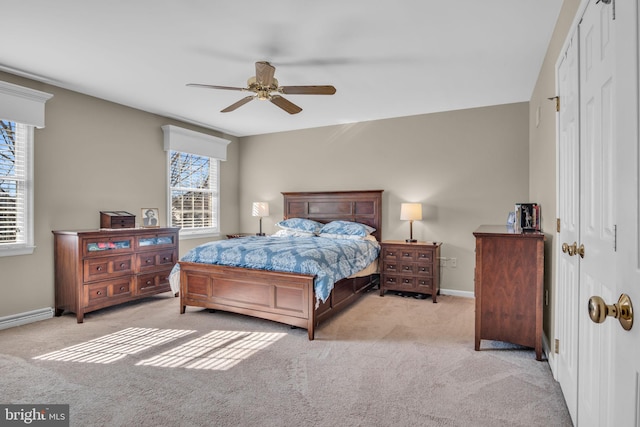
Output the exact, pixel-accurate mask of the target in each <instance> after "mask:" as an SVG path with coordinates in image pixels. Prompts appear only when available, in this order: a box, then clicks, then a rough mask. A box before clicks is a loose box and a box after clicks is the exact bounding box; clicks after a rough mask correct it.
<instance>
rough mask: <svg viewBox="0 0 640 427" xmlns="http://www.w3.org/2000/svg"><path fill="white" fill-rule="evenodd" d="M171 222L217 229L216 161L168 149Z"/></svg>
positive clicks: (214, 230) (209, 229)
mask: <svg viewBox="0 0 640 427" xmlns="http://www.w3.org/2000/svg"><path fill="white" fill-rule="evenodd" d="M169 157H170V159H171V165H170V173H171V183H170V191H171V197H170V199H171V226H172V227H180V228H182V229H183V230H185V231H186V230H189V229H191V230H193V229H201V230H202V231H205V230H206V231H211V232H218V231H219V227H218V193H219V186H218V181H219V180H218V169H219V167H218V166H219V163H220V162H219V161H218V160H216V159H212V158H210V157H204V156H198V155H196V154H190V153H183V152H180V151H173V150H172V151H170V154H169Z"/></svg>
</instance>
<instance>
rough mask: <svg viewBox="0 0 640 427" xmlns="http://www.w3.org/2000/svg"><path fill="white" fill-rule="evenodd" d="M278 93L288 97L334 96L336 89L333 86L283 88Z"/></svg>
mask: <svg viewBox="0 0 640 427" xmlns="http://www.w3.org/2000/svg"><path fill="white" fill-rule="evenodd" d="M278 92H280V93H284V94H286V95H333V94H334V93H336V88H335V87H333V86H281V87H279V88H278Z"/></svg>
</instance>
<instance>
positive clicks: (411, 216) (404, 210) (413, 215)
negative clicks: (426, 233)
mask: <svg viewBox="0 0 640 427" xmlns="http://www.w3.org/2000/svg"><path fill="white" fill-rule="evenodd" d="M400 219H401V220H403V221H409V238H408V239H406V240H405V242H407V243H415V242H417V240H415V239H414V238H413V221H421V220H422V204H421V203H402V204H401V205H400Z"/></svg>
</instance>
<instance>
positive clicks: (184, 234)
mask: <svg viewBox="0 0 640 427" xmlns="http://www.w3.org/2000/svg"><path fill="white" fill-rule="evenodd" d="M211 237H220V232H218V231H206V230H185V229H181V230H180V239H185V240H188V239H206V238H211Z"/></svg>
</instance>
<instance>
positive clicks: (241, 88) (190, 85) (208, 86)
mask: <svg viewBox="0 0 640 427" xmlns="http://www.w3.org/2000/svg"><path fill="white" fill-rule="evenodd" d="M187 86H189V87H203V88H205V89H224V90H240V91H244V90H247V89H246V88H244V87H232V86H215V85H202V84H199V83H188V84H187Z"/></svg>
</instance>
